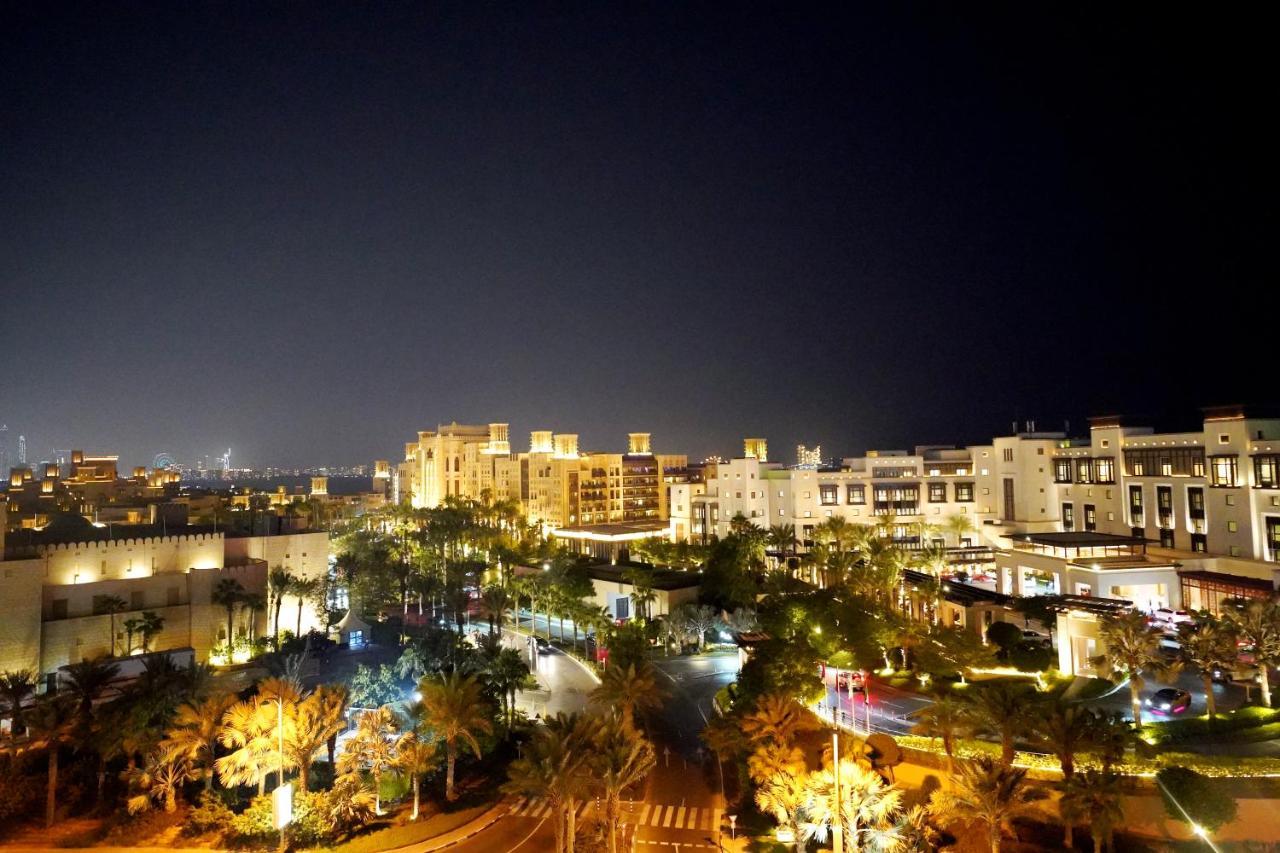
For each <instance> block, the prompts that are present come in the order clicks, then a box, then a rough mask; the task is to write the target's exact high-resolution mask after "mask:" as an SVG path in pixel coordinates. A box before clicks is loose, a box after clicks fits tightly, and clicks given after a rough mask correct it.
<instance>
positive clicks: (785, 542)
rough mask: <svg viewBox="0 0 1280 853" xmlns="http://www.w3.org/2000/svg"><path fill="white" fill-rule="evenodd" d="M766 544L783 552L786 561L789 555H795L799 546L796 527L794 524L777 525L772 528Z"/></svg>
mask: <svg viewBox="0 0 1280 853" xmlns="http://www.w3.org/2000/svg"><path fill="white" fill-rule="evenodd" d="M765 542H766V543H767V544H769V545H770V546H772V547H774V548H777V549H778V550H779V551H781V552H782V556H783V558H784V559H785V558H786V557H787V555H789V554H794V553H795V550H796V545H797V544H798V543H797V540H796V526H795V525H794V524H775V525H773V526H771V527H770V528H769V534H768V536H767V537H766V538H765Z"/></svg>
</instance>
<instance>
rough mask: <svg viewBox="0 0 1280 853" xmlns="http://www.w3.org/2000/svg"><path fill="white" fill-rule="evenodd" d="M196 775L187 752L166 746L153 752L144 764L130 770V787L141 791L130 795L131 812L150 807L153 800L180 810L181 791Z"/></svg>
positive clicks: (169, 809) (172, 810) (166, 807)
mask: <svg viewBox="0 0 1280 853" xmlns="http://www.w3.org/2000/svg"><path fill="white" fill-rule="evenodd" d="M196 775H197V773H196V771H195V769H194V768H193V767H192V766H191V762H190V761H189V760H187V758H186V756H184V755H181V754H175V753H170V752H166V751H164V750H156V751H154V752H152V753H151V754H150V755H148V756H147V761H146V763H145V764H144V765H143V766H142V767H138V768H134V769H133V770H130V771H128V773H127V774H126V778H127V779H128V781H129V784H130V787H131V788H133V789H134V790H136V791H138V793H137V794H135V795H134V796H132V797H130V798H129V802H128V811H129V814H137V813H138V812H140V811H144V810H146V809H147V808H148V807H150V805H151V801H152V800H156V801H157V802H162V803H164V810H165V812H166V813H168V814H173V813H174V812H175V811H177V810H178V791H180V790H181V789H182V786H183V785H185V784H186V783H187V782H189V781H191V780H192V779H195V778H196Z"/></svg>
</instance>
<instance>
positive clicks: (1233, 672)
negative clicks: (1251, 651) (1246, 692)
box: [1213, 661, 1258, 684]
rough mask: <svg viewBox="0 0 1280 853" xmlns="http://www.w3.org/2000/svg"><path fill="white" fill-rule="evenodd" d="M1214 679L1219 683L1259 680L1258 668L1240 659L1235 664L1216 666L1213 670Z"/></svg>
mask: <svg viewBox="0 0 1280 853" xmlns="http://www.w3.org/2000/svg"><path fill="white" fill-rule="evenodd" d="M1213 680H1214V681H1216V682H1218V683H1219V684H1227V683H1229V682H1232V681H1257V680H1258V668H1257V667H1256V666H1250V665H1249V664H1247V663H1245V662H1244V661H1239V662H1237V663H1236V664H1235V665H1234V666H1230V667H1217V668H1215V669H1214V670H1213Z"/></svg>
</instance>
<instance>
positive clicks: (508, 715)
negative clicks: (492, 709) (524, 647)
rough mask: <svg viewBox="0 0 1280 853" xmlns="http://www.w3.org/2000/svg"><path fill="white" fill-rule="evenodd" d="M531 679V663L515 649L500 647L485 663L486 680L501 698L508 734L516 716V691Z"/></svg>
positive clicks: (503, 717)
mask: <svg viewBox="0 0 1280 853" xmlns="http://www.w3.org/2000/svg"><path fill="white" fill-rule="evenodd" d="M528 679H529V665H528V664H526V663H525V662H524V656H523V655H522V654H520V652H518V651H516V650H515V649H499V650H498V653H497V654H496V655H494V656H493V657H492V658H491V659H490V660H489V662H488V663H487V664H486V665H485V669H484V680H485V683H486V684H487V685H488V686H489V689H491V690H492V691H493V692H494V693H496V694H497V695H498V697H499V699H500V703H501V705H502V719H503V722H504V723H505V724H506V726H507V732H508V734H509V733H510V731H511V725H512V723H513V722H514V718H515V705H516V691H517V690H519V689H520V688H521V687H523V686H524V684H525V682H526V681H527V680H528Z"/></svg>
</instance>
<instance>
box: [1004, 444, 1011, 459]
mask: <svg viewBox="0 0 1280 853" xmlns="http://www.w3.org/2000/svg"><path fill="white" fill-rule="evenodd" d="M1004 461H1005V462H1012V461H1013V448H1012V447H1006V448H1005V449H1004Z"/></svg>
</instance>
